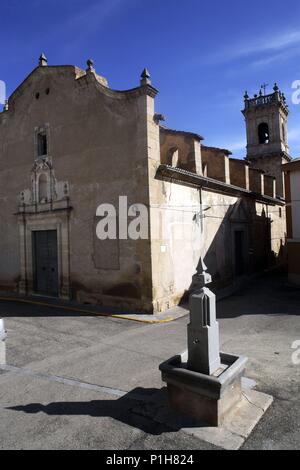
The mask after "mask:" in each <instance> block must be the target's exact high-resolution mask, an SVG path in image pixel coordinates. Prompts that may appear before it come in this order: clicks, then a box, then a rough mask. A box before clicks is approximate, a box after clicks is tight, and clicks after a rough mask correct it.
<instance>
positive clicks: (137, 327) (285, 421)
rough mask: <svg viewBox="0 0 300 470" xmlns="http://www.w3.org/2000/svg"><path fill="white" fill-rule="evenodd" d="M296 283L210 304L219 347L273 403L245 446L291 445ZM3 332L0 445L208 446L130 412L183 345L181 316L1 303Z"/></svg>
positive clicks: (298, 329) (298, 376)
mask: <svg viewBox="0 0 300 470" xmlns="http://www.w3.org/2000/svg"><path fill="white" fill-rule="evenodd" d="M299 315H300V289H297V288H293V287H291V286H289V285H288V284H287V282H286V280H285V279H284V278H283V277H281V276H272V277H269V278H262V279H259V280H257V281H255V282H253V283H251V285H249V287H248V288H247V289H244V290H243V291H241V292H239V293H238V294H236V295H234V296H232V297H230V298H228V299H225V300H223V301H221V302H219V303H218V317H219V321H220V333H221V344H222V350H223V351H225V352H230V353H235V354H243V355H246V356H247V357H248V358H249V364H248V369H247V376H248V377H250V378H252V379H254V380H255V381H256V382H257V389H258V390H260V391H263V392H265V393H268V394H271V395H273V396H274V397H275V401H274V404H273V405H272V407H271V408H270V409H269V410H268V412H267V413H266V414H265V416H264V417H263V419H262V421H261V422H260V423H259V424H258V426H257V427H256V428H255V430H254V431H253V433H252V435H251V436H250V437H249V438H248V440H247V441H246V443H245V444H244V447H243V448H245V449H299V447H300V430H299V429H300V426H299V425H300V393H299V391H300V390H299V388H300V365H296V364H293V362H292V354H293V352H294V351H293V350H292V344H293V343H294V342H295V341H296V340H300V317H299ZM0 317H3V318H5V324H6V328H7V330H8V340H7V364H8V365H9V366H10V369H9V370H7V371H0V449H107V450H111V449H116V450H117V449H153V450H156V449H159V450H161V449H168V450H171V449H174V450H180V449H185V450H189V449H214V446H212V445H210V444H207V443H205V442H203V441H200V440H199V439H197V438H195V437H193V436H191V435H188V434H186V433H185V432H184V431H183V430H181V429H171V428H169V427H168V426H165V425H161V424H158V423H157V422H155V420H154V419H151V413H150V416H147V417H145V416H144V415H143V414H141V413H139V412H138V411H137V403H139V404H140V403H143V402H145V403H147V401H148V400H149V397H153V396H156V394H158V393H160V390H161V389H162V387H163V384H162V382H161V377H160V373H159V370H158V366H159V364H160V363H161V362H162V361H164V360H166V359H168V358H169V357H171V356H173V355H174V354H176V353H180V352H182V351H183V350H184V349H185V348H186V324H187V321H188V317H185V318H181V319H179V320H176V321H174V322H172V323H167V324H155V325H150V324H142V323H137V322H132V321H126V320H120V319H112V318H104V317H95V316H88V315H83V314H76V313H74V314H72V312H66V311H64V310H60V309H59V308H57V309H53V308H51V309H50V308H46V307H40V306H35V305H28V304H19V303H16V302H3V301H2V302H0Z"/></svg>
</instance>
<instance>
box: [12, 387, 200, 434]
mask: <svg viewBox="0 0 300 470" xmlns="http://www.w3.org/2000/svg"><path fill="white" fill-rule="evenodd" d="M6 409H8V410H12V411H17V412H22V413H26V414H38V413H44V414H46V415H48V416H91V417H94V418H100V417H102V418H103V417H109V418H112V419H114V420H117V421H119V422H122V423H124V424H126V425H128V426H131V427H134V428H137V429H140V430H141V431H144V432H146V433H148V434H152V435H156V436H157V435H161V434H163V433H166V432H174V431H179V430H180V429H182V428H187V427H198V428H199V427H207V425H206V424H204V423H200V422H199V421H196V420H194V419H191V418H189V417H186V416H183V415H180V414H177V413H174V412H173V411H172V410H171V409H170V408H169V406H168V402H167V393H166V389H165V388H164V389H162V390H158V389H144V388H136V389H134V390H132V391H131V392H129V393H127V394H126V395H124V397H122V398H120V399H118V400H92V401H81V402H55V403H49V404H48V405H42V404H41V403H29V404H28V405H20V406H13V407H8V408H6ZM164 423H168V424H164Z"/></svg>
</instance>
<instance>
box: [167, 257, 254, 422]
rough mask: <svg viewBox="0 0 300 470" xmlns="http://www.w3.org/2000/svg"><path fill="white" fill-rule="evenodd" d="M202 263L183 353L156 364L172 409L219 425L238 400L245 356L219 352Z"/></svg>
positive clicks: (207, 278) (212, 301)
mask: <svg viewBox="0 0 300 470" xmlns="http://www.w3.org/2000/svg"><path fill="white" fill-rule="evenodd" d="M206 270H207V268H206V266H205V264H204V262H203V260H200V263H199V265H198V268H197V274H196V275H195V276H194V278H193V286H192V294H191V296H190V323H189V325H188V332H187V336H188V350H187V353H184V354H182V355H178V356H175V357H173V358H171V359H170V360H168V361H167V362H164V363H163V364H161V365H160V370H161V372H162V380H163V381H164V382H166V383H167V387H168V398H169V403H170V405H171V407H172V408H174V409H175V410H177V411H179V412H181V413H183V414H186V415H189V416H191V417H193V418H196V419H199V420H201V421H203V422H205V423H207V424H209V425H212V426H220V425H221V424H222V423H223V421H224V419H225V417H226V416H227V414H228V413H229V412H231V411H232V409H233V408H234V407H235V406H237V405H238V404H239V403H240V401H241V399H242V384H241V381H242V376H243V374H244V371H245V366H246V363H247V358H245V357H239V356H234V355H231V354H224V353H220V346H219V324H218V322H217V320H216V296H215V295H214V294H213V292H211V291H210V290H209V289H208V288H207V287H206V285H207V284H209V283H210V282H211V276H210V275H209V274H208V273H207V272H206Z"/></svg>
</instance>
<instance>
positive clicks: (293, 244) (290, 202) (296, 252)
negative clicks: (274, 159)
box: [283, 158, 300, 285]
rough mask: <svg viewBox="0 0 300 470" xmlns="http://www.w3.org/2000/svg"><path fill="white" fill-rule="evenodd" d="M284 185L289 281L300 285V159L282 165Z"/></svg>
mask: <svg viewBox="0 0 300 470" xmlns="http://www.w3.org/2000/svg"><path fill="white" fill-rule="evenodd" d="M283 170H284V173H285V185H286V219H287V247H288V270H289V280H290V281H291V282H292V283H294V284H298V285H300V158H297V159H295V160H293V161H292V162H290V163H286V164H285V165H283Z"/></svg>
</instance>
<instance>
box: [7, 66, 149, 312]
mask: <svg viewBox="0 0 300 470" xmlns="http://www.w3.org/2000/svg"><path fill="white" fill-rule="evenodd" d="M75 72H76V70H75V68H74V67H42V68H41V67H40V68H38V69H36V70H35V71H34V73H33V74H32V75H31V76H30V77H29V78H28V79H27V80H26V81H25V83H23V85H22V86H21V87H20V88H19V89H18V90H17V91H16V93H15V94H14V95H13V96H12V97H11V99H10V102H9V111H7V112H5V113H3V114H1V118H0V144H1V145H0V152H1V154H0V191H1V192H0V211H1V213H0V216H1V227H0V237H1V263H0V284H1V285H2V286H4V287H11V288H15V287H16V285H17V283H18V280H19V274H20V266H19V263H20V259H19V229H18V223H17V217H16V215H15V213H16V211H17V207H18V201H17V199H18V195H19V193H20V192H21V191H23V190H24V189H26V188H29V187H30V183H31V182H30V178H31V170H32V167H33V164H34V156H35V148H34V130H35V128H36V127H37V126H43V125H44V124H47V125H48V126H49V154H50V157H51V160H52V164H53V168H54V170H55V174H56V177H57V178H58V179H59V180H63V181H67V182H68V183H69V194H70V205H71V206H72V210H71V212H70V219H69V237H70V238H69V250H70V280H71V283H70V288H71V295H72V296H75V297H77V298H79V299H80V300H81V301H93V299H94V300H95V301H101V298H102V295H103V294H106V295H107V296H109V297H106V300H107V301H108V303H110V301H113V303H118V302H119V303H120V304H122V305H124V306H126V305H127V303H128V304H130V303H131V302H130V299H132V303H134V304H135V305H138V306H139V308H141V309H143V308H146V309H147V308H151V304H152V289H151V287H152V284H151V265H150V246H149V241H148V240H140V241H137V242H136V241H133V240H120V241H117V240H116V241H109V242H106V241H103V242H101V241H100V240H98V239H97V238H96V236H95V227H96V222H97V220H96V209H97V207H98V206H99V204H102V203H110V204H113V205H114V206H115V207H117V208H118V198H119V195H124V196H127V197H128V204H129V205H131V204H134V203H137V202H139V203H144V204H146V205H147V204H148V184H147V182H148V168H147V157H148V150H147V99H148V98H149V97H148V96H147V93H146V92H145V93H144V92H142V91H141V88H139V89H138V90H137V91H136V92H132V93H129V94H126V93H124V94H122V93H114V92H111V91H110V90H108V89H107V88H105V87H104V86H102V85H101V84H99V83H98V82H97V81H96V80H95V77H94V75H93V74H92V73H91V74H88V75H85V76H82V78H80V79H79V80H75ZM46 90H49V92H48V94H47V93H46ZM37 93H39V99H36V94H37ZM149 99H150V100H152V99H153V98H149ZM8 162H9V163H8ZM8 182H9V183H8ZM45 219H46V218H45ZM46 225H47V224H46V223H45V228H46ZM113 254H114V256H117V260H116V262H115V266H111V265H110V263H109V260H110V258H111V257H112V256H113ZM127 300H128V302H127Z"/></svg>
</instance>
